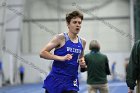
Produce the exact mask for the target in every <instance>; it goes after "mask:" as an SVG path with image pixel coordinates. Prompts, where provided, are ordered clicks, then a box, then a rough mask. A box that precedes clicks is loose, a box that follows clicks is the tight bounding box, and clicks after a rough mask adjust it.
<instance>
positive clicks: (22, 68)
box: [19, 65, 25, 84]
mask: <svg viewBox="0 0 140 93" xmlns="http://www.w3.org/2000/svg"><path fill="white" fill-rule="evenodd" d="M24 72H25V69H24V67H23V65H20V67H19V75H20V82H21V84H23V83H24Z"/></svg>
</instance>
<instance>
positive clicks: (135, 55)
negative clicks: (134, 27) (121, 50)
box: [126, 40, 140, 93]
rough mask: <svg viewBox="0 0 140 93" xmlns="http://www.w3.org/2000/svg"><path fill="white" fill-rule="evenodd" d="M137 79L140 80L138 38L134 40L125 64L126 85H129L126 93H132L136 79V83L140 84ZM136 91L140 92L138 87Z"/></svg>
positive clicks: (139, 42) (139, 41) (139, 46)
mask: <svg viewBox="0 0 140 93" xmlns="http://www.w3.org/2000/svg"><path fill="white" fill-rule="evenodd" d="M139 80H140V40H138V41H137V42H135V44H134V46H133V48H132V51H131V55H130V59H129V63H128V66H127V73H126V83H127V86H128V87H129V89H128V93H133V90H134V87H135V86H136V81H137V84H138V85H139V84H140V82H139ZM139 87H140V86H139ZM137 93H140V88H137Z"/></svg>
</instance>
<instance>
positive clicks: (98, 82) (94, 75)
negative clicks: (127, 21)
mask: <svg viewBox="0 0 140 93" xmlns="http://www.w3.org/2000/svg"><path fill="white" fill-rule="evenodd" d="M89 50H90V53H88V54H86V55H85V57H84V58H85V62H86V65H87V69H85V68H81V72H84V71H86V70H87V74H88V75H87V84H88V93H97V91H98V90H99V92H100V93H109V89H108V80H107V75H110V69H109V64H108V58H107V56H106V55H104V54H102V53H101V52H100V45H99V43H98V42H97V40H92V41H91V42H90V45H89Z"/></svg>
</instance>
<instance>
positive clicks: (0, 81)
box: [0, 59, 4, 87]
mask: <svg viewBox="0 0 140 93" xmlns="http://www.w3.org/2000/svg"><path fill="white" fill-rule="evenodd" d="M3 81H4V74H3V68H2V61H1V59H0V87H2V85H3Z"/></svg>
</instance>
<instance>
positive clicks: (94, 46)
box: [89, 40, 100, 51]
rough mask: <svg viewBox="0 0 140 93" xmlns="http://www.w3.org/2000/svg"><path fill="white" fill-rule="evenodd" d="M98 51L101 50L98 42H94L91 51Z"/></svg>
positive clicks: (91, 44) (90, 45) (91, 43)
mask: <svg viewBox="0 0 140 93" xmlns="http://www.w3.org/2000/svg"><path fill="white" fill-rule="evenodd" d="M93 49H96V50H97V51H99V50H100V45H99V43H98V41H97V40H92V41H91V42H90V44H89V50H93Z"/></svg>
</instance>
